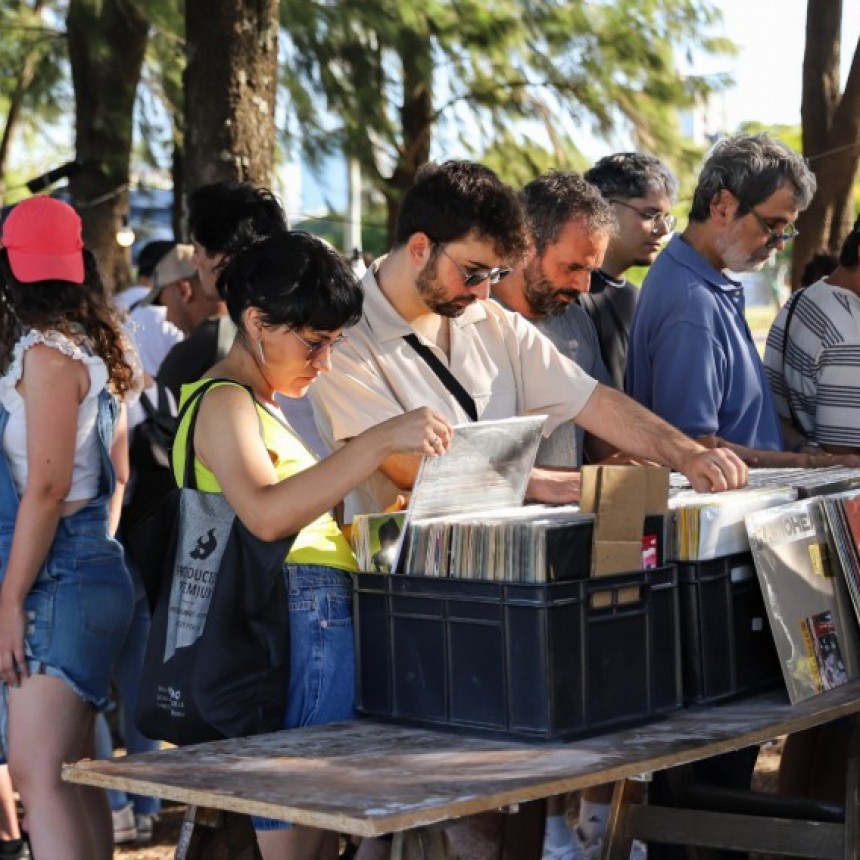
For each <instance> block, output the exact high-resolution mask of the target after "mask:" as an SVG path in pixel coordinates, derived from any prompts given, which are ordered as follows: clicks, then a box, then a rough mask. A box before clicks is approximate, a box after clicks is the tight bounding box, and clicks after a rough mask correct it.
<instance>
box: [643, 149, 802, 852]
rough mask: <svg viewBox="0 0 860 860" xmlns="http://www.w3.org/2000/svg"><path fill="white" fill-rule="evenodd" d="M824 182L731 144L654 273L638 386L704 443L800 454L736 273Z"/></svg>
mask: <svg viewBox="0 0 860 860" xmlns="http://www.w3.org/2000/svg"><path fill="white" fill-rule="evenodd" d="M815 185H816V183H815V177H814V176H813V174H812V172H811V171H810V170H809V168H808V167H807V165H806V163H805V162H804V161H803V159H802V158H801V157H800V156H798V155H797V154H796V153H795V152H793V151H792V150H791V149H789V148H788V147H787V146H786V145H785V144H783V143H782V142H781V141H779V140H777V139H776V138H773V137H771V136H770V135H767V134H738V135H734V136H733V137H729V138H726V139H725V140H722V141H720V142H719V143H717V144H716V145H715V146H714V147H713V148H712V149H711V151H710V153H709V154H708V156H707V158H706V159H705V163H704V165H703V167H702V170H701V173H700V174H699V179H698V183H697V185H696V189H695V191H694V194H693V202H692V206H691V208H690V221H689V224H688V226H687V228H686V229H685V230H684V232H683V233H682V234H681V235H675V236H674V237H673V238H672V239H671V240H670V241H669V243H668V244H667V246H666V248H665V249H664V250H663V251H662V252H661V253H660V255H659V256H658V257H657V259H656V261H655V262H654V264H653V265H652V267H651V270H650V271H649V272H648V275H647V276H646V278H645V282H644V284H643V287H642V293H641V296H640V298H639V303H638V305H637V308H636V313H635V315H634V318H633V327H632V330H631V332H630V346H629V351H628V356H627V390H628V391H629V392H630V393H631V394H632V395H633V396H634V397H635V398H636V399H637V400H638V401H639V402H640V403H642V404H644V405H645V406H647V407H649V408H650V409H653V410H654V411H655V412H656V413H657V414H658V415H660V416H661V417H663V418H664V419H666V421H668V422H669V423H670V424H673V425H674V426H675V427H678V428H679V429H681V430H683V431H684V432H685V433H687V434H689V435H690V436H692V437H693V438H699V439H702V440H704V439H708V440H714V438H715V437H720V438H722V439H723V440H728V441H729V442H733V443H737V444H738V445H741V446H746V447H747V448H752V449H757V450H756V451H754V452H752V453H754V454H756V455H762V456H763V457H764V456H772V457H774V458H777V457H782V458H785V457H797V456H799V455H792V454H778V453H776V452H780V451H781V450H782V447H783V438H782V432H781V428H780V422H779V415H778V414H777V411H776V407H775V405H774V401H773V397H772V394H771V391H770V388H769V386H768V384H767V380H766V378H765V373H764V367H763V365H762V361H761V358H760V357H759V354H758V350H757V348H756V345H755V342H754V341H753V337H752V333H751V332H750V329H749V326H748V325H747V323H746V320H745V318H744V291H743V286H742V285H741V284H740V283H739V282H738V281H736V280H734V279H733V278H732V277H731V276H730V274H728V273H730V272H749V271H755V270H757V269H760V268H761V267H762V266H764V264H765V263H766V262H767V260H768V259H769V258H770V257H771V256H772V255H773V253H774V252H775V251H776V250H779V249H782V248H783V247H784V245H785V243H786V242H788V241H789V240H790V239H791V238H792V237H793V236H794V235H795V229H794V222H795V220H796V219H797V216H798V214H799V213H800V212H801V211H802V210H803V209H805V208H806V207H807V206H808V205H809V202H810V200H811V199H812V195H813V194H814V193H815ZM760 464H761V465H771V464H770V463H764V462H760ZM784 464H785V465H790V463H784ZM772 465H776V463H773V464H772ZM796 465H801V464H800V463H797V464H796ZM757 756H758V747H756V746H753V747H748V748H746V749H742V750H738V751H737V752H733V753H727V754H725V755H722V756H717V757H716V758H712V759H708V760H706V761H702V762H696V763H695V764H694V765H693V773H694V777H695V779H696V780H697V781H698V782H702V783H705V784H708V785H717V786H724V787H729V788H749V784H750V779H751V777H752V773H753V769H754V767H755V762H756V758H757ZM649 798H651V799H652V800H653V802H654V803H657V804H661V805H669V806H671V805H673V804H674V803H677V798H676V797H675V796H674V794H673V791H672V788H671V786H670V784H669V782H668V780H667V778H666V776H665V774H662V773H658V774H655V775H654V779H653V781H652V783H651V787H650V788H649ZM683 856H684V852H683V849H680V848H677V847H675V846H667V845H661V844H657V843H650V844H649V846H648V857H649V860H676V858H677V860H680V858H682V857H683ZM715 856H720V857H726V858H731V857H738V856H739V855H737V854H736V853H732V852H723V851H721V852H718V853H717V854H716V855H715Z"/></svg>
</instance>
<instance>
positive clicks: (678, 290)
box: [627, 134, 815, 450]
mask: <svg viewBox="0 0 860 860" xmlns="http://www.w3.org/2000/svg"><path fill="white" fill-rule="evenodd" d="M814 193H815V177H814V176H813V174H812V172H811V171H810V170H809V168H808V167H807V165H806V163H805V162H804V161H803V159H802V158H801V157H800V156H798V155H797V154H796V153H795V152H793V151H792V150H791V149H789V148H788V147H787V146H786V145H785V144H783V143H782V142H781V141H779V140H777V139H776V138H773V137H771V136H769V135H767V134H754V135H751V134H738V135H735V136H733V137H730V138H727V139H725V140H722V141H720V142H719V143H717V144H716V145H715V146H714V148H713V149H712V150H711V152H710V154H709V155H708V157H707V159H706V161H705V164H704V167H703V168H702V172H701V174H700V175H699V181H698V184H697V186H696V190H695V192H694V195H693V203H692V206H691V209H690V221H689V225H688V226H687V229H686V230H685V231H684V232H683V234H681V235H676V236H674V237H673V238H672V240H671V241H670V242H669V244H668V245H667V246H666V248H665V249H664V251H663V253H661V254H660V255H659V257H658V258H657V260H656V262H655V263H654V265H653V266H652V267H651V270H650V272H649V273H648V275H647V277H646V278H645V282H644V284H643V287H642V295H641V297H640V299H639V305H638V307H637V309H636V314H635V316H634V318H633V327H632V330H631V333H630V347H629V352H628V356H627V390H628V393H629V394H631V395H632V396H633V397H634V398H635V399H636V400H638V401H639V402H640V403H642V404H643V405H644V406H647V407H648V408H649V409H651V410H652V411H654V412H656V413H657V414H658V415H659V416H660V417H661V418H663V419H665V420H666V421H668V422H669V423H670V424H674V425H675V426H676V427H677V428H679V429H680V430H682V431H684V432H685V433H687V434H688V435H690V436H693V437H694V438H696V437H702V436H714V435H715V436H719V437H721V438H723V439H726V440H728V441H729V442H735V443H737V444H740V445H746V446H748V447H750V448H757V449H765V450H780V449H781V448H782V447H783V440H782V433H781V430H780V424H779V416H778V414H777V411H776V408H775V406H774V402H773V399H772V397H771V393H770V389H769V387H768V384H767V381H766V379H765V375H764V368H763V367H762V362H761V359H760V358H759V354H758V351H757V349H756V345H755V343H754V341H753V337H752V333H751V332H750V329H749V326H748V325H747V323H746V320H745V319H744V291H743V287H742V285H741V284H740V283H739V282H738V281H736V280H734V279H733V278H732V277H730V276H729V275H728V274H726V271H727V270H728V271H730V272H751V271H755V270H758V269H761V268H762V266H764V264H765V263H766V262H767V260H768V258H769V257H770V256H771V255H772V254H773V253H774V252H775V251H776V250H778V249H781V248H782V247H784V245H785V243H786V242H788V241H789V240H790V239H791V238H792V237H793V236H794V234H795V232H796V230H795V229H794V222H795V220H796V219H797V216H798V214H799V213H800V212H801V211H802V210H803V209H805V208H806V207H807V206H808V205H809V202H810V200H811V199H812V195H813V194H814Z"/></svg>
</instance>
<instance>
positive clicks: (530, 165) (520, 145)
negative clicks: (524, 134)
mask: <svg viewBox="0 0 860 860" xmlns="http://www.w3.org/2000/svg"><path fill="white" fill-rule="evenodd" d="M552 144H553V149H552V151H551V150H549V149H546V148H544V147H543V146H541V145H540V144H539V143H536V142H535V141H534V140H531V139H528V138H526V139H522V138H518V137H516V136H515V135H514V134H512V133H511V132H510V131H505V132H504V133H503V134H502V135H500V136H499V137H498V138H497V139H496V140H495V141H493V143H492V144H491V145H490V147H489V148H488V149H487V150H485V151H484V153H483V154H482V155H481V156H480V160H481V162H482V163H484V164H486V165H487V166H488V167H491V168H492V169H493V170H494V171H495V172H496V173H498V175H499V176H500V177H501V178H502V180H504V181H505V182H507V183H508V185H511V186H513V187H514V188H522V187H523V186H524V185H525V184H526V183H528V182H531V180H532V179H535V178H537V177H538V176H540V175H541V174H542V173H546V172H547V171H548V170H573V171H575V172H577V173H582V172H583V171H585V170H587V169H588V168H589V167H590V166H591V163H590V161H589V160H588V158H586V157H585V156H584V155H583V154H582V153H581V152H580V151H579V150H578V149H577V148H576V146H575V144H574V143H573V141H571V140H570V139H569V138H567V137H564V138H562V139H558V138H556V139H555V140H553V141H552Z"/></svg>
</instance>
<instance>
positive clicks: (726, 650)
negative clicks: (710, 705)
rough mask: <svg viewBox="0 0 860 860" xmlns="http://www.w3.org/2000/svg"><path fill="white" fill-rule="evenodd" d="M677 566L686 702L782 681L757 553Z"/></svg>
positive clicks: (715, 698)
mask: <svg viewBox="0 0 860 860" xmlns="http://www.w3.org/2000/svg"><path fill="white" fill-rule="evenodd" d="M677 566H678V592H679V598H680V605H681V663H682V666H683V678H684V700H685V702H687V703H689V704H700V703H704V702H715V701H719V700H722V699H728V698H732V697H734V696H739V695H744V694H747V693H753V692H756V691H758V690H762V689H766V688H768V687H774V686H777V685H778V684H780V683H782V671H781V669H780V664H779V658H778V656H777V653H776V646H775V645H774V642H773V636H772V634H771V632H770V624H769V622H768V618H767V611H766V610H765V605H764V598H763V596H762V593H761V588H760V587H759V582H758V577H757V576H756V573H755V567H754V566H753V560H752V554H751V553H749V552H742V553H735V554H734V555H728V556H723V557H721V558H715V559H710V560H707V561H694V562H677Z"/></svg>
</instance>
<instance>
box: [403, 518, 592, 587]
mask: <svg viewBox="0 0 860 860" xmlns="http://www.w3.org/2000/svg"><path fill="white" fill-rule="evenodd" d="M593 524H594V517H593V515H591V514H583V513H580V512H579V509H578V508H577V507H575V506H563V507H547V506H544V505H529V506H527V507H519V508H511V509H501V510H492V511H480V512H474V513H472V514H460V515H457V516H453V517H434V518H430V519H423V520H420V521H416V522H414V523H413V524H412V526H411V528H410V531H409V537H408V540H407V542H406V545H405V547H404V551H403V555H402V564H401V565H400V567H399V568H398V571H399V572H400V571H402V572H403V573H408V574H418V575H421V576H445V577H457V578H460V579H488V580H496V581H502V582H530V583H535V582H552V581H555V580H561V579H580V578H585V577H587V576H588V575H589V572H590V567H591V540H592V535H593Z"/></svg>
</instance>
